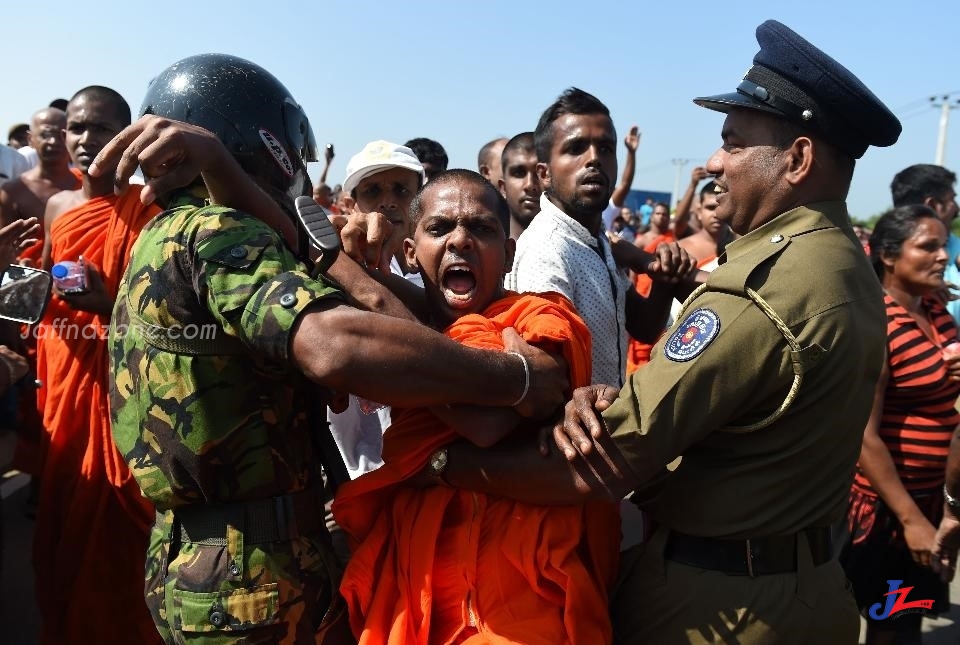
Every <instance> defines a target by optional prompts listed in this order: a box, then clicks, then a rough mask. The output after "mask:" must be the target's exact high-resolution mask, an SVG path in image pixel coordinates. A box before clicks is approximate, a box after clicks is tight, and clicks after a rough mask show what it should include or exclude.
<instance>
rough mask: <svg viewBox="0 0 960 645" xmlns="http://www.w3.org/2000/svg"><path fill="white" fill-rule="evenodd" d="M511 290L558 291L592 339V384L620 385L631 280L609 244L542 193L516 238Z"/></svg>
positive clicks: (509, 277) (508, 279)
mask: <svg viewBox="0 0 960 645" xmlns="http://www.w3.org/2000/svg"><path fill="white" fill-rule="evenodd" d="M504 284H505V286H506V288H507V289H509V290H511V291H518V292H521V293H522V292H525V291H532V292H544V291H556V292H558V293H561V294H563V295H564V296H566V297H567V298H568V299H569V300H570V301H571V302H573V304H574V306H575V307H576V308H577V311H578V312H579V313H580V316H581V317H582V318H583V321H584V322H585V323H586V324H587V327H589V328H590V334H591V335H592V338H593V377H592V379H591V382H592V383H606V384H609V385H615V386H617V387H620V386H622V385H623V378H624V376H623V375H624V372H625V369H626V360H627V358H626V357H627V331H626V326H625V324H626V309H625V303H626V293H627V288H628V286H629V280H628V279H627V275H626V273H625V272H624V271H621V270H620V269H618V268H617V266H616V264H615V263H614V261H613V254H612V253H611V249H610V243H609V242H608V241H607V238H606V237H605V236H604V234H603V231H600V234H599V236H594V235H592V234H591V233H590V231H588V230H587V229H586V227H584V226H583V225H582V224H580V223H579V222H577V221H576V220H575V219H573V218H572V217H570V216H569V215H567V214H566V213H564V212H563V211H561V210H560V209H559V208H557V206H556V205H554V203H553V202H551V201H550V200H549V199H548V198H547V195H546V193H544V194H542V195H541V196H540V213H539V214H538V215H537V216H536V217H535V218H534V219H533V222H531V224H530V226H529V227H527V230H526V231H524V232H523V234H522V235H521V236H520V238H519V239H518V240H517V252H516V256H515V257H514V261H513V270H512V271H511V272H510V273H508V274H507V276H506V278H505V280H504Z"/></svg>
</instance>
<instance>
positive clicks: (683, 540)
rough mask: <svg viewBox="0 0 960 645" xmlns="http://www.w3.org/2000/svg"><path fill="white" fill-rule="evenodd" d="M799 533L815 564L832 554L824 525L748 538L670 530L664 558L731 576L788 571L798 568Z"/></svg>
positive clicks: (828, 531) (830, 541)
mask: <svg viewBox="0 0 960 645" xmlns="http://www.w3.org/2000/svg"><path fill="white" fill-rule="evenodd" d="M801 535H804V536H806V540H807V544H809V545H810V555H811V556H813V565H814V566H820V565H821V564H823V563H825V562H827V561H829V560H830V559H831V558H832V557H833V542H832V540H831V538H830V529H829V528H827V527H816V528H810V529H805V530H803V531H800V532H799V533H795V534H793V535H774V536H769V537H763V538H754V539H750V540H730V539H725V538H711V537H699V536H696V535H687V534H685V533H680V532H678V531H670V535H669V536H668V537H667V543H666V547H665V548H664V551H663V557H665V558H666V559H668V560H673V561H674V562H679V563H681V564H687V565H690V566H692V567H698V568H700V569H710V570H712V571H720V572H722V573H725V574H727V575H731V576H750V577H755V576H766V575H771V574H775V573H790V572H794V571H796V570H797V539H798V536H801Z"/></svg>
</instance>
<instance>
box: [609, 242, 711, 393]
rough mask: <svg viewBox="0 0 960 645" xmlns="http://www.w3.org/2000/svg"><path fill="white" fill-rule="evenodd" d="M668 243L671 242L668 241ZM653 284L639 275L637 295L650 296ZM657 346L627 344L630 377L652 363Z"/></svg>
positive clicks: (700, 263)
mask: <svg viewBox="0 0 960 645" xmlns="http://www.w3.org/2000/svg"><path fill="white" fill-rule="evenodd" d="M661 241H664V240H661V239H660V238H657V239H656V240H654V241H653V242H651V243H650V245H648V246H647V247H646V248H645V249H644V250H645V251H650V252H651V253H652V252H653V250H652V249H651V248H650V246H652V247H653V249H656V248H657V244H659V243H660V242H661ZM666 241H669V240H666ZM716 259H717V256H716V255H711V256H710V257H708V258H706V259H705V260H699V261H697V266H698V267H703V266H704V265H706V264H709V263H711V262H713V261H714V260H716ZM652 284H653V282H652V281H651V280H650V276H648V275H647V274H646V273H640V274H638V275H637V276H636V277H635V278H634V280H633V286H634V288H635V289H636V290H637V293H639V294H640V295H641V296H643V297H644V298H646V297H647V296H648V295H650V286H651V285H652ZM656 344H657V343H656V341H654V342H653V343H644V342H641V341H639V340H637V339H636V338H631V339H630V342H629V343H627V376H630V375H631V374H633V373H634V372H636V371H637V370H638V369H640V367H641V366H643V365H646V364H647V363H649V362H650V351H651V350H652V349H653V346H654V345H656Z"/></svg>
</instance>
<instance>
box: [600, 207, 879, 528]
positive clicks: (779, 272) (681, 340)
mask: <svg viewBox="0 0 960 645" xmlns="http://www.w3.org/2000/svg"><path fill="white" fill-rule="evenodd" d="M707 284H708V285H709V289H708V290H707V291H705V292H703V293H701V294H700V295H699V296H697V297H696V298H694V299H693V300H692V301H691V302H688V303H685V304H686V306H685V307H684V311H683V312H682V313H681V315H680V316H679V317H678V322H677V323H676V324H675V325H674V326H673V327H672V328H671V329H670V330H669V331H668V332H667V333H666V334H665V335H664V337H663V338H662V339H661V340H660V342H658V343H657V345H656V347H655V348H654V349H653V352H652V356H651V361H650V363H649V364H648V365H647V366H645V367H643V368H642V369H640V370H639V371H637V372H636V373H635V374H634V375H633V377H632V379H631V380H630V381H629V382H628V383H627V385H626V386H625V387H624V388H623V390H622V391H621V393H620V398H619V399H618V400H617V401H616V402H615V403H614V404H613V405H612V406H611V407H610V408H609V409H608V410H607V411H606V412H605V413H604V415H603V416H604V418H605V420H606V422H607V424H608V426H609V427H610V430H611V432H612V434H613V437H614V440H615V442H616V444H617V446H618V447H619V449H620V451H621V452H622V454H623V455H624V457H625V458H626V459H627V461H628V463H629V464H630V466H631V468H632V469H633V470H634V471H635V473H636V474H637V475H638V476H639V478H640V479H641V480H642V481H648V480H650V479H651V478H652V477H654V476H655V475H657V474H660V473H662V472H663V465H664V464H667V463H669V462H670V461H672V460H673V459H675V458H676V457H677V456H678V455H682V456H683V460H682V462H681V463H680V465H679V467H678V468H677V470H676V472H674V473H672V474H671V475H669V476H668V477H666V479H665V482H664V483H663V487H662V489H659V490H657V491H656V492H654V490H653V489H651V490H650V491H648V494H650V495H652V497H651V498H650V500H649V501H648V502H646V503H644V508H645V509H647V510H649V511H650V512H651V513H652V515H653V518H654V519H655V520H656V521H657V522H658V523H660V524H661V525H664V526H666V527H669V528H673V529H675V530H678V531H682V532H685V533H689V534H693V535H701V536H712V537H734V538H749V537H762V536H767V535H778V534H787V533H793V532H796V531H798V530H801V529H803V528H806V527H810V526H825V525H828V524H830V523H831V522H832V521H834V520H836V519H838V518H839V517H841V516H842V514H843V511H844V509H845V505H846V501H847V495H848V493H849V490H850V481H851V478H852V473H853V468H854V464H855V463H856V460H857V458H858V456H859V454H860V443H861V438H862V436H863V429H864V426H865V425H866V421H867V418H868V416H869V414H870V409H871V405H872V402H873V395H874V385H875V383H876V381H877V378H878V375H879V373H880V368H881V364H882V361H883V357H884V348H885V346H886V317H885V313H884V307H883V295H882V291H881V288H880V283H879V280H878V279H877V277H876V274H875V273H874V272H873V269H872V268H871V266H870V263H869V260H868V258H867V257H866V255H865V254H864V252H863V249H862V247H861V246H860V244H859V243H858V242H857V240H856V238H855V237H854V235H853V231H852V229H851V227H850V222H849V218H848V215H847V212H846V207H845V205H844V204H843V203H841V202H829V203H821V204H813V205H810V206H809V207H801V208H797V209H794V210H792V211H789V212H786V213H783V214H782V215H780V216H778V217H776V218H775V219H773V220H772V221H770V222H767V223H766V224H764V225H763V226H761V227H760V228H758V229H756V230H754V231H752V232H750V233H749V234H747V235H745V236H744V237H742V238H740V239H739V240H737V241H735V242H733V243H731V244H730V245H729V246H728V247H727V250H726V261H725V262H724V263H723V264H721V265H720V266H719V267H718V268H717V269H716V270H715V271H714V272H713V273H712V274H711V275H710V278H709V280H708V283H707ZM748 287H749V288H752V289H753V290H755V291H756V292H757V293H758V294H759V295H760V297H761V298H762V299H763V300H765V301H766V302H767V303H768V304H769V305H770V307H771V308H772V309H773V310H774V311H775V312H776V315H777V316H778V317H779V318H780V319H782V320H783V322H784V323H785V324H786V326H787V328H788V329H789V330H790V331H791V332H792V333H793V335H794V336H795V337H796V339H797V341H798V342H799V345H800V347H801V348H802V350H801V351H800V352H799V353H798V354H797V358H798V360H799V361H800V363H801V364H802V365H803V369H804V370H805V372H806V373H805V374H804V378H803V381H802V384H801V385H800V387H799V390H798V392H797V393H796V397H795V399H794V400H793V402H792V404H791V405H790V406H789V408H788V409H787V410H786V412H785V413H784V414H783V415H782V416H781V417H780V418H779V419H777V420H775V421H774V422H773V423H772V424H769V425H767V426H766V427H763V428H761V429H756V430H748V431H745V430H743V429H742V426H747V425H749V424H752V423H756V422H758V421H761V420H763V419H765V418H766V417H768V416H769V415H771V414H772V413H774V412H775V411H776V410H777V409H778V407H779V406H780V405H781V404H782V403H783V402H784V400H785V399H786V398H787V395H788V392H789V391H790V389H791V384H792V383H793V381H794V373H793V367H792V360H791V351H790V348H789V345H788V342H787V340H786V338H785V336H784V334H783V333H781V331H780V330H779V329H778V328H777V326H776V325H775V324H774V323H773V322H772V321H771V318H770V317H768V316H767V315H766V314H765V313H764V312H763V311H762V310H761V308H760V307H759V306H758V305H757V304H756V303H755V302H754V301H753V300H751V299H750V297H749V296H747V295H746V293H745V292H746V288H748ZM738 426H740V427H741V428H738ZM652 488H653V487H652Z"/></svg>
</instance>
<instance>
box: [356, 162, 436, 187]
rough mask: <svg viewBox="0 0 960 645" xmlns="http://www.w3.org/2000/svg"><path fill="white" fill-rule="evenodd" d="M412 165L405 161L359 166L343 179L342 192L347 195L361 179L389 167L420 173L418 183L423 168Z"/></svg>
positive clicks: (421, 180)
mask: <svg viewBox="0 0 960 645" xmlns="http://www.w3.org/2000/svg"><path fill="white" fill-rule="evenodd" d="M412 165H413V164H407V163H379V164H373V165H371V166H367V167H365V168H361V169H359V170H357V171H355V172H354V173H353V174H351V175H349V176H348V177H347V178H346V179H344V180H343V192H345V193H346V194H348V195H349V194H351V193H352V192H353V189H354V188H356V187H357V185H358V184H359V183H360V182H361V181H363V180H364V179H366V178H367V177H369V176H370V175H375V174H377V173H378V172H381V171H383V170H389V169H391V168H403V169H404V170H409V171H410V172H412V173H415V174H417V175H420V183H423V170H422V169H417V168H413V167H412Z"/></svg>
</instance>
